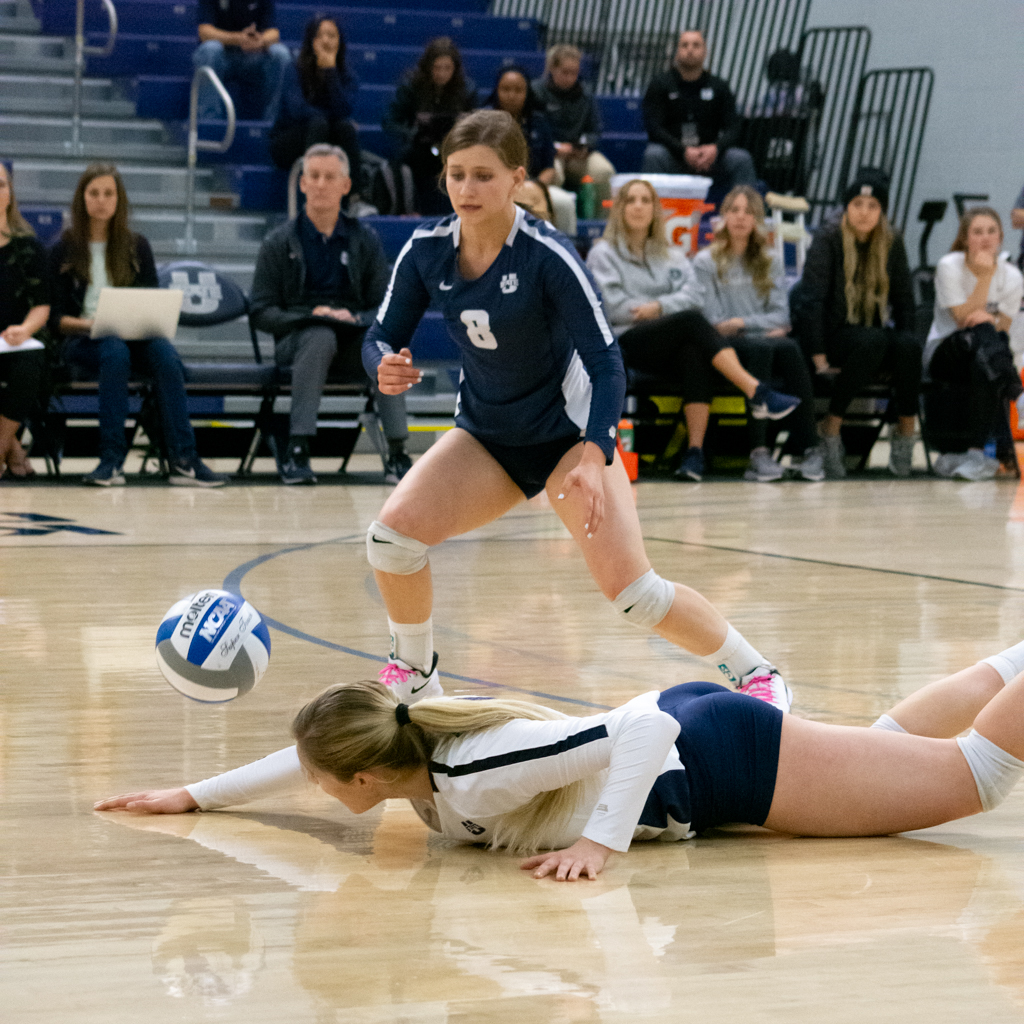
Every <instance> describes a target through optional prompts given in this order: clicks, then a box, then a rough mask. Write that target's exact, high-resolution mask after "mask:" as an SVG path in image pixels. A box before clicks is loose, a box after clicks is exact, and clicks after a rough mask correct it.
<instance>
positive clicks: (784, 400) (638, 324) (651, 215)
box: [587, 178, 800, 480]
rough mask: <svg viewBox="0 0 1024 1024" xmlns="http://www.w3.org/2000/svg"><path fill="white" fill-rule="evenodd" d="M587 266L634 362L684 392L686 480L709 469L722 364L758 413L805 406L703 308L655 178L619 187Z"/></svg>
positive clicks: (774, 414)
mask: <svg viewBox="0 0 1024 1024" xmlns="http://www.w3.org/2000/svg"><path fill="white" fill-rule="evenodd" d="M587 266H588V267H589V268H590V271H591V273H592V274H593V275H594V277H595V278H596V280H597V283H598V284H599V285H600V286H601V293H602V295H603V297H604V303H605V309H606V312H607V315H608V321H609V323H610V324H611V325H612V330H613V331H614V332H615V334H616V336H617V337H618V339H619V345H620V346H621V348H622V356H623V359H624V361H625V363H626V366H627V368H628V369H631V370H639V371H641V372H643V373H651V374H657V375H659V376H662V377H663V378H664V380H665V383H666V384H667V385H671V386H672V387H673V388H678V389H679V390H681V392H682V395H683V413H684V415H685V417H686V428H687V432H688V434H689V449H688V450H687V452H686V455H685V456H684V458H683V461H682V463H681V465H680V466H679V469H678V470H677V471H676V476H677V477H678V478H679V479H681V480H700V479H701V478H702V477H703V475H704V449H703V445H704V434H705V432H706V431H707V425H708V415H709V413H710V411H711V399H712V397H713V396H714V389H715V386H716V384H715V373H714V371H715V370H717V371H718V372H719V373H721V374H722V375H723V376H724V377H725V378H726V379H727V380H729V381H730V382H732V383H733V384H735V385H736V387H738V388H739V389H740V391H742V392H743V394H744V395H745V396H746V397H747V399H748V400H749V403H750V413H751V415H752V416H753V417H754V418H755V419H782V417H784V416H788V415H789V414H790V413H791V412H792V411H793V410H794V409H795V408H796V407H797V406H798V405H799V404H800V399H799V398H794V397H792V396H791V395H784V394H781V393H779V392H777V391H773V390H772V389H771V388H770V387H768V386H767V385H766V384H763V383H762V382H761V381H759V380H758V379H757V377H754V376H753V375H752V374H750V373H748V372H747V371H746V370H745V369H744V368H743V366H742V365H741V364H740V361H739V358H738V357H737V355H736V350H735V349H734V348H733V347H732V345H731V344H730V342H729V341H728V340H727V339H726V338H724V337H723V336H722V335H721V334H719V333H718V331H716V330H715V329H714V327H712V326H711V324H710V323H708V321H707V319H706V318H705V317H704V315H703V313H701V311H700V310H701V305H702V302H703V297H702V294H701V290H700V285H699V283H698V281H697V278H696V275H695V274H694V270H693V267H692V266H691V265H690V261H689V260H688V259H687V258H686V257H685V256H684V255H683V253H682V252H681V251H680V250H679V249H670V247H669V246H668V243H667V241H666V239H665V230H664V226H663V223H662V217H661V202H660V200H659V198H658V193H657V192H656V191H655V189H654V186H653V185H651V184H650V183H649V182H647V181H644V180H643V179H642V178H637V179H634V180H633V181H631V182H628V183H627V184H625V185H623V187H622V188H621V189H620V190H619V193H618V195H617V196H616V197H615V201H614V202H613V203H612V208H611V212H610V214H609V216H608V226H607V227H606V228H605V232H604V236H603V237H602V238H601V240H600V241H598V242H596V243H595V244H594V247H593V248H592V249H591V250H590V255H589V256H588V257H587Z"/></svg>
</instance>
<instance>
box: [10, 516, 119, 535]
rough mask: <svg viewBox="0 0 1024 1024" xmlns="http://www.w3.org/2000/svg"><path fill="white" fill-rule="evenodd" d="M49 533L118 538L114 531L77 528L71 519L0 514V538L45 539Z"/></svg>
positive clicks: (87, 527) (84, 527)
mask: <svg viewBox="0 0 1024 1024" xmlns="http://www.w3.org/2000/svg"><path fill="white" fill-rule="evenodd" d="M51 533H84V534H86V535H87V536H90V537H97V536H109V537H120V536H122V534H120V533H118V532H117V531H116V530H97V529H96V528H95V527H92V526H79V525H78V524H77V523H76V522H75V521H74V520H73V519H63V518H62V517H60V516H44V515H40V513H38V512H0V537H46V536H48V535H49V534H51Z"/></svg>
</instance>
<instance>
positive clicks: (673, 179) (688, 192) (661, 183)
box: [611, 174, 711, 199]
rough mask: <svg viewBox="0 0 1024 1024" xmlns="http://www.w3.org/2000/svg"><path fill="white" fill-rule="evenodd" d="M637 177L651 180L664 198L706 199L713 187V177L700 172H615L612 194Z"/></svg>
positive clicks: (612, 181)
mask: <svg viewBox="0 0 1024 1024" xmlns="http://www.w3.org/2000/svg"><path fill="white" fill-rule="evenodd" d="M636 178H641V179H643V180H644V181H648V182H650V183H651V184H652V185H653V186H654V188H655V190H656V191H657V193H658V195H659V196H660V197H661V198H662V199H706V198H707V195H708V189H709V188H711V179H710V178H705V177H702V176H701V175H698V174H614V175H612V180H611V186H612V195H616V194H617V193H618V191H619V189H620V188H621V187H622V186H623V185H625V184H626V183H627V182H630V181H634V180H635V179H636Z"/></svg>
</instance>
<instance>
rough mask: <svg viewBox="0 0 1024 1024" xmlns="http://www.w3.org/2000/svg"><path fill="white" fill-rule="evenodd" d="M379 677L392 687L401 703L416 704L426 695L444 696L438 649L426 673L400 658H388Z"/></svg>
mask: <svg viewBox="0 0 1024 1024" xmlns="http://www.w3.org/2000/svg"><path fill="white" fill-rule="evenodd" d="M378 678H379V679H380V681H381V682H382V683H383V684H384V685H385V686H390V687H391V688H392V691H393V692H394V694H395V696H396V697H397V698H398V701H399V703H400V704H415V703H416V701H418V700H423V698H424V697H443V696H444V690H443V689H441V679H440V673H439V672H438V671H437V651H434V661H433V663H432V664H431V666H430V671H429V672H428V673H427V674H426V675H424V674H423V673H422V672H421V671H420V670H419V669H418V668H413V667H412V666H411V665H406V663H405V662H404V661H401V660H400V659H399V658H388V663H387V664H386V665H385V666H384V667H383V668H382V669H381V670H380V675H379V676H378Z"/></svg>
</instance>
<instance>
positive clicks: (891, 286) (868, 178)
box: [790, 167, 921, 479]
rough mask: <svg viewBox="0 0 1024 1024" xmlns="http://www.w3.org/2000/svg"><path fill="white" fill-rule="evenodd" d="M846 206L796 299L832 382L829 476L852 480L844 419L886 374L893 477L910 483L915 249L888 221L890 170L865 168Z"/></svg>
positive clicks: (916, 378) (812, 349) (818, 361)
mask: <svg viewBox="0 0 1024 1024" xmlns="http://www.w3.org/2000/svg"><path fill="white" fill-rule="evenodd" d="M844 200H845V203H846V209H845V211H844V212H843V216H842V219H841V221H839V222H838V223H832V224H824V225H822V226H821V227H820V228H819V229H818V230H817V232H815V235H814V241H813V242H812V243H811V247H810V249H809V250H808V252H807V260H806V263H805V264H804V273H803V277H802V278H801V279H800V281H798V282H797V284H796V285H795V286H794V287H793V290H792V292H791V293H790V309H791V311H792V313H793V315H794V328H795V331H796V333H797V335H798V337H799V339H800V342H801V344H802V345H803V347H804V351H805V353H806V354H807V355H808V356H809V357H810V358H811V360H812V361H813V363H814V369H815V371H816V372H817V373H818V374H820V375H822V376H824V377H826V378H828V377H831V378H832V389H831V397H830V399H829V406H828V415H827V416H826V417H825V419H824V420H823V421H822V424H821V432H822V434H823V440H822V445H823V448H824V453H825V472H826V474H827V475H828V476H829V477H830V478H832V479H837V478H841V477H844V476H846V464H845V461H844V460H845V458H846V450H845V449H844V447H843V441H842V438H841V437H840V430H841V428H842V425H843V415H844V414H845V413H846V410H847V408H848V407H849V405H850V402H852V401H853V399H854V396H855V395H856V394H857V393H858V392H859V391H862V390H863V389H864V388H865V387H867V385H868V384H870V383H871V382H872V381H873V380H874V379H875V378H876V377H877V376H878V375H879V373H882V372H884V373H888V374H890V375H891V377H892V389H893V400H892V407H894V408H895V412H896V415H897V417H898V420H897V425H896V433H895V435H894V436H893V438H892V442H891V448H890V454H889V471H890V472H891V473H892V474H893V475H894V476H898V477H906V476H909V475H910V467H911V459H912V456H913V453H914V422H915V416H916V414H917V396H918V392H919V390H920V384H921V344H920V342H919V341H918V339H917V338H916V337H915V335H914V294H913V290H912V287H911V280H910V266H909V264H908V263H907V250H906V249H905V248H904V246H903V239H902V238H901V237H900V236H899V235H898V234H897V233H896V232H894V231H893V229H892V228H891V227H890V225H889V221H888V219H887V217H886V215H885V211H886V208H887V206H888V205H889V179H888V177H887V176H886V175H885V174H884V173H883V172H882V171H878V170H876V169H875V168H871V167H863V168H861V170H860V171H859V173H858V174H857V176H856V178H854V180H853V181H851V182H850V184H849V186H848V187H847V189H846V193H845V195H844Z"/></svg>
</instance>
